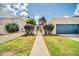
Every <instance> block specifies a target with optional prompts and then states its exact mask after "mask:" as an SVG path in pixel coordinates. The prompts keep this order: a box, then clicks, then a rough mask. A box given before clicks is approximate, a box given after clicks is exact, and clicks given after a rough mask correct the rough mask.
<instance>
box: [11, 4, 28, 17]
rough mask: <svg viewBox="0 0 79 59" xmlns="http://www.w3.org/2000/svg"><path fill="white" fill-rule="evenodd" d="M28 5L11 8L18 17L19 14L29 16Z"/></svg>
mask: <svg viewBox="0 0 79 59" xmlns="http://www.w3.org/2000/svg"><path fill="white" fill-rule="evenodd" d="M28 5H29V4H27V3H18V4H11V5H10V7H11V9H12V10H13V12H14V14H15V15H17V13H18V12H19V14H18V15H19V16H27V11H28V8H27V6H28Z"/></svg>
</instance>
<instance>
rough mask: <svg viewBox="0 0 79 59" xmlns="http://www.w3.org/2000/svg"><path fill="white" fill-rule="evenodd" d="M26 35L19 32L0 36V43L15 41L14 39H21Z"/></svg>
mask: <svg viewBox="0 0 79 59" xmlns="http://www.w3.org/2000/svg"><path fill="white" fill-rule="evenodd" d="M24 34H25V33H24V32H18V33H13V34H8V35H3V36H0V43H4V42H6V41H9V40H13V39H14V38H16V37H19V36H21V35H24Z"/></svg>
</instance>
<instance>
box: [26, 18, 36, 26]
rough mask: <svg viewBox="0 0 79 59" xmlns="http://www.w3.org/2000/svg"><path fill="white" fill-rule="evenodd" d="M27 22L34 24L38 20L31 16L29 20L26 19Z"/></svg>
mask: <svg viewBox="0 0 79 59" xmlns="http://www.w3.org/2000/svg"><path fill="white" fill-rule="evenodd" d="M26 23H27V24H32V25H36V21H35V19H34V18H29V19H28V20H27V21H26Z"/></svg>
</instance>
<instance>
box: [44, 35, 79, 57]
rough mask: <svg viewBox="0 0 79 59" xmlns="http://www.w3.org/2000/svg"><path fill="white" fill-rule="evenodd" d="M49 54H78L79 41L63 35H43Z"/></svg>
mask: <svg viewBox="0 0 79 59" xmlns="http://www.w3.org/2000/svg"><path fill="white" fill-rule="evenodd" d="M43 38H44V40H45V43H46V45H47V47H48V50H49V53H50V55H51V56H79V42H77V41H73V40H71V39H68V38H66V37H63V36H55V35H49V36H43Z"/></svg>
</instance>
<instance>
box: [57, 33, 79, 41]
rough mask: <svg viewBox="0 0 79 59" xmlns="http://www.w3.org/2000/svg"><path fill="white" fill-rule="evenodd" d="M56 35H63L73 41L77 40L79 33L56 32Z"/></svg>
mask: <svg viewBox="0 0 79 59" xmlns="http://www.w3.org/2000/svg"><path fill="white" fill-rule="evenodd" d="M58 35H61V36H65V37H67V38H69V39H72V40H75V41H79V34H58Z"/></svg>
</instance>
